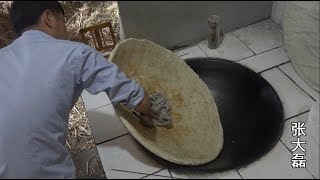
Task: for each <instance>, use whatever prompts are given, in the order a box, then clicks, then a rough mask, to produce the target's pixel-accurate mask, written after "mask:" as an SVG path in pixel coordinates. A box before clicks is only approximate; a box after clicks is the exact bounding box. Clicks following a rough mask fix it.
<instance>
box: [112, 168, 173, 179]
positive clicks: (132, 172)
mask: <svg viewBox="0 0 320 180" xmlns="http://www.w3.org/2000/svg"><path fill="white" fill-rule="evenodd" d="M111 170H112V171H119V172H125V173H131V174H141V175H146V176H144V177H142V178H146V177H148V176H159V177H166V178H168V176H162V175H155V174H154V173H157V172H160V171H162V170H160V171H156V172H154V173H152V174H148V173H141V172H134V171H126V170H120V169H111ZM142 178H140V179H142Z"/></svg>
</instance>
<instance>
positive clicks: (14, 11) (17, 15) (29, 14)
mask: <svg viewBox="0 0 320 180" xmlns="http://www.w3.org/2000/svg"><path fill="white" fill-rule="evenodd" d="M47 9H49V10H51V12H53V13H62V14H63V15H64V10H63V7H62V6H61V4H60V3H59V2H58V1H13V2H12V4H11V8H10V11H9V12H10V20H11V23H12V26H13V29H14V30H15V32H16V34H17V35H19V36H20V35H21V34H22V32H23V31H24V30H25V29H26V28H27V27H30V26H33V25H36V24H38V22H39V18H40V16H41V15H42V13H43V12H44V11H45V10H47Z"/></svg>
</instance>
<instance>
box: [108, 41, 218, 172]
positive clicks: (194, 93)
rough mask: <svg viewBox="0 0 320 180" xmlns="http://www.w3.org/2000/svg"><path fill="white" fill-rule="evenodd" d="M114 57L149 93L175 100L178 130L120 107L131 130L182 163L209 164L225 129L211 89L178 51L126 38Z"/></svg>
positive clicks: (172, 114)
mask: <svg viewBox="0 0 320 180" xmlns="http://www.w3.org/2000/svg"><path fill="white" fill-rule="evenodd" d="M110 61H111V62H113V63H115V64H117V65H118V67H119V68H120V69H121V70H122V71H123V72H125V73H126V75H127V76H128V77H129V78H132V79H135V80H136V81H137V82H138V83H139V84H140V85H142V87H143V88H144V89H145V91H146V92H148V93H149V94H153V93H157V92H159V93H162V94H163V95H164V96H165V97H166V98H167V99H168V101H169V103H170V107H171V111H170V117H171V119H172V121H173V128H170V129H168V128H165V127H156V128H149V127H146V126H144V125H142V124H141V123H140V122H139V120H138V119H137V117H136V116H135V115H134V114H133V113H132V112H131V110H130V109H127V108H125V107H124V106H122V105H117V106H116V107H115V110H116V113H117V115H118V116H119V118H120V119H121V121H122V122H123V123H124V125H125V126H126V128H127V129H128V130H129V132H130V134H131V135H132V136H133V137H134V138H135V139H136V140H137V141H138V142H139V143H140V144H142V145H143V146H144V147H145V148H147V149H148V150H149V151H151V152H152V153H154V154H156V155H157V156H159V157H161V158H163V159H165V160H167V161H170V162H173V163H176V164H181V165H189V166H195V165H201V164H206V163H208V162H210V161H212V160H214V159H215V158H217V156H218V155H219V153H220V151H221V149H222V146H223V129H222V125H221V122H220V118H219V114H218V109H217V106H216V104H215V102H214V98H213V96H212V95H211V92H210V90H209V89H208V87H207V86H206V84H205V83H204V82H203V81H202V80H201V79H200V78H199V76H198V75H197V74H196V73H195V72H194V71H193V70H192V69H191V68H190V67H189V66H188V65H187V64H186V63H185V62H184V60H182V59H181V58H179V57H178V56H177V55H176V54H174V53H173V52H171V51H170V50H167V49H165V48H163V47H161V46H159V45H157V44H155V43H153V42H151V41H148V40H138V39H128V40H125V41H122V42H120V43H119V44H118V45H117V46H116V48H115V49H114V50H113V51H112V53H111V55H110Z"/></svg>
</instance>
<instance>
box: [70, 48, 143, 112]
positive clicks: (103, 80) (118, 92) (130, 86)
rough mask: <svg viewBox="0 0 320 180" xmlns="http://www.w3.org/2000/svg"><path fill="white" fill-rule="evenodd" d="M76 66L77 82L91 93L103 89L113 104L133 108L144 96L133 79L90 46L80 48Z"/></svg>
mask: <svg viewBox="0 0 320 180" xmlns="http://www.w3.org/2000/svg"><path fill="white" fill-rule="evenodd" d="M77 67H78V68H77V70H76V71H77V72H78V73H76V74H77V75H76V77H75V78H76V81H77V83H78V84H82V86H83V88H84V89H86V90H87V91H88V92H89V93H91V94H98V93H99V92H102V91H105V92H106V93H107V95H108V97H109V99H110V101H111V102H112V103H113V104H117V103H122V104H124V105H125V106H126V107H128V108H131V109H133V108H135V107H136V106H137V105H138V104H139V103H140V102H141V101H142V99H143V97H144V89H143V88H142V87H141V86H140V85H139V84H138V83H137V82H136V81H135V80H133V79H129V78H127V76H126V75H125V74H124V73H123V72H122V71H121V70H120V69H119V68H118V66H117V65H115V64H114V63H112V62H110V61H108V60H107V59H106V58H105V57H103V56H102V54H101V53H99V52H98V51H96V50H95V49H93V48H92V47H90V46H87V45H84V46H83V47H82V48H81V52H80V56H79V57H78V61H77Z"/></svg>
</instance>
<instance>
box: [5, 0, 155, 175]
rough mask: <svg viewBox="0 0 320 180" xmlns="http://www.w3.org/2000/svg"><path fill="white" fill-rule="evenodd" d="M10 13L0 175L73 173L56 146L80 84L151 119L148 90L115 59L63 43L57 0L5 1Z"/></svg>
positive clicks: (61, 146)
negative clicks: (11, 35)
mask: <svg viewBox="0 0 320 180" xmlns="http://www.w3.org/2000/svg"><path fill="white" fill-rule="evenodd" d="M10 18H11V21H12V23H13V27H14V30H15V31H16V33H17V34H18V35H20V37H19V38H17V39H16V40H15V41H14V42H13V43H11V44H10V45H8V46H7V47H5V48H2V49H0V178H74V177H75V167H74V164H73V162H72V159H71V157H70V155H69V153H68V151H67V150H66V149H65V147H64V144H65V141H66V136H67V131H68V116H69V112H70V110H71V108H72V107H73V105H74V104H75V102H76V101H77V99H78V98H79V96H80V94H81V92H82V91H83V90H84V89H86V90H87V91H88V92H89V93H91V94H97V93H99V92H102V91H104V92H106V93H107V95H108V97H109V99H110V101H111V102H112V103H114V104H116V103H123V104H124V105H126V106H127V107H128V108H131V109H134V110H135V111H137V112H139V113H141V114H144V115H146V116H148V117H157V116H158V113H157V112H154V111H153V110H152V108H151V103H150V101H149V96H148V94H147V93H146V92H144V90H143V88H142V87H141V86H140V85H139V84H138V83H137V82H136V81H134V80H131V79H128V78H127V77H126V75H125V74H124V73H123V72H121V71H120V70H119V69H118V67H117V66H116V65H115V64H113V63H111V62H109V61H108V60H106V59H105V58H104V57H103V56H102V55H101V54H100V53H98V52H97V51H95V50H94V49H93V48H91V47H90V46H87V45H85V44H82V43H78V42H72V41H68V40H64V39H66V38H67V31H66V26H65V22H64V11H63V8H62V6H61V5H60V3H59V2H57V1H46V2H41V1H34V2H32V1H29V2H27V1H17V2H13V3H12V5H11V9H10Z"/></svg>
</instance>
